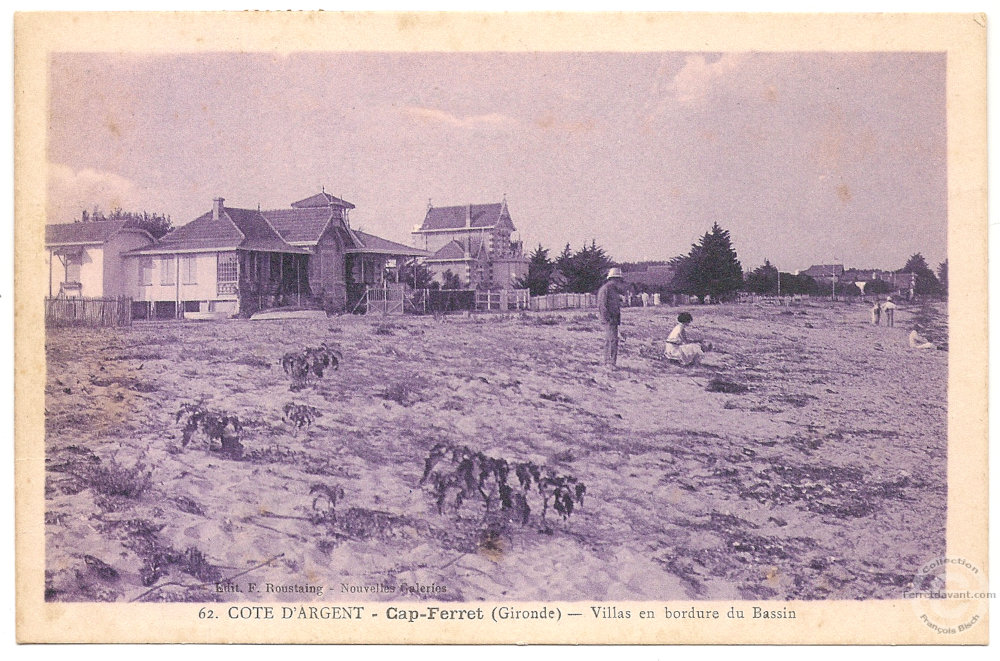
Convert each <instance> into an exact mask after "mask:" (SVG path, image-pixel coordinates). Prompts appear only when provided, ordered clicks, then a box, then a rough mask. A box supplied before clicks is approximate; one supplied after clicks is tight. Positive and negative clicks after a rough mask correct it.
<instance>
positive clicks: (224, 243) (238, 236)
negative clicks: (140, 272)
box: [133, 207, 309, 253]
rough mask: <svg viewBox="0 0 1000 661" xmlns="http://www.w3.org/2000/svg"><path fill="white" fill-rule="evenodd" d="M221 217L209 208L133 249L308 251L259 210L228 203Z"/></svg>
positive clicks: (158, 250) (141, 251)
mask: <svg viewBox="0 0 1000 661" xmlns="http://www.w3.org/2000/svg"><path fill="white" fill-rule="evenodd" d="M223 211H224V213H223V214H222V216H221V217H220V218H219V219H218V220H213V218H212V212H211V211H209V212H208V213H205V214H203V215H201V216H198V217H197V218H195V219H194V220H192V221H191V222H190V223H188V224H186V225H181V226H180V227H178V228H177V229H175V230H174V231H172V232H170V233H169V234H167V235H165V236H164V237H163V238H161V239H160V240H159V241H157V242H156V243H155V244H153V245H151V246H148V247H146V248H143V249H140V250H136V251H133V252H135V253H146V252H157V253H160V252H172V251H182V250H183V251H189V250H235V249H237V248H239V249H241V250H260V251H265V252H294V253H308V252H309V251H308V250H306V249H304V248H297V247H295V246H292V245H290V244H289V243H287V242H285V241H284V240H283V239H282V238H281V236H280V235H279V234H278V233H277V232H276V231H275V229H274V228H273V227H271V226H270V225H269V224H268V222H267V219H265V218H264V216H262V215H261V214H260V212H259V211H256V210H251V209H236V208H233V207H225V208H224V209H223Z"/></svg>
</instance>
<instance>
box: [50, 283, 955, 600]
mask: <svg viewBox="0 0 1000 661" xmlns="http://www.w3.org/2000/svg"><path fill="white" fill-rule="evenodd" d="M681 310H688V311H690V312H691V313H692V314H693V316H694V323H693V324H692V326H691V327H690V333H691V335H693V336H695V337H699V338H705V339H710V340H711V341H712V342H713V343H714V346H715V349H716V350H715V351H713V352H711V353H709V354H707V357H706V359H705V361H704V363H703V364H702V365H701V366H698V367H694V368H689V369H685V368H681V367H679V366H677V365H674V364H671V363H667V362H664V361H662V360H660V359H658V354H659V352H660V351H661V350H662V343H663V340H664V339H665V338H666V336H667V334H668V333H669V331H670V329H671V328H672V326H673V324H674V320H675V317H676V315H677V313H678V312H680V311H681ZM944 314H945V305H944V304H940V303H937V304H928V305H925V306H923V307H919V306H911V307H907V306H905V305H904V306H901V307H900V309H899V310H898V312H897V316H896V327H895V328H885V327H882V326H879V327H876V326H872V325H871V324H870V320H869V315H868V306H867V305H865V304H862V303H854V304H847V303H836V304H832V303H829V302H813V303H806V304H803V305H800V306H792V307H780V306H776V305H773V304H753V305H750V304H746V305H737V304H733V305H713V306H697V305H696V306H690V307H687V308H672V307H666V306H663V307H656V308H629V309H626V310H624V313H623V326H622V330H623V331H624V332H625V334H626V336H627V337H626V339H625V341H624V344H623V348H622V354H621V357H620V359H619V366H620V369H619V370H618V371H617V372H614V373H609V372H608V371H607V370H605V369H604V368H603V366H602V365H601V364H600V362H601V349H602V337H603V336H602V331H601V328H600V325H599V323H598V321H597V319H596V316H595V315H594V314H593V311H589V310H574V311H561V312H551V313H529V314H509V315H500V314H481V315H472V316H448V317H443V318H440V319H435V318H432V317H412V316H406V317H403V316H396V317H388V318H377V317H358V316H341V317H330V318H328V319H320V320H289V321H247V320H229V321H221V322H167V323H136V324H135V325H133V326H132V327H131V328H126V329H106V328H105V329H85V328H53V329H49V331H48V333H47V336H46V353H47V359H48V370H47V384H46V440H45V452H46V459H45V461H46V485H45V499H46V514H45V517H46V518H45V521H46V549H45V564H46V598H47V599H48V600H50V601H130V600H145V601H296V602H301V601H306V602H338V601H350V602H357V601H359V600H394V599H399V600H413V599H433V600H436V601H477V600H491V601H493V600H503V599H511V600H556V599H558V600H602V601H604V600H616V599H630V600H651V599H656V600H668V599H872V598H875V599H884V598H897V597H899V596H900V594H901V592H902V591H903V589H904V588H905V587H907V586H908V585H910V583H911V581H912V578H913V574H914V572H915V571H916V570H917V569H918V568H919V567H920V566H921V565H922V564H923V563H925V562H927V561H928V560H929V559H932V558H934V557H936V556H940V555H942V554H944V552H945V520H946V496H947V484H946V481H945V477H946V472H945V468H946V459H947V457H946V452H947V420H946V417H947V416H946V413H947V392H946V386H947V368H948V353H947V351H942V350H924V351H919V350H914V349H911V348H909V346H908V344H907V333H908V332H909V330H910V325H909V324H910V322H911V321H912V320H914V319H916V318H918V317H919V319H920V320H921V321H922V322H923V323H924V324H925V325H926V326H929V327H930V330H928V331H925V333H924V334H925V335H929V336H930V339H931V340H932V341H934V342H937V343H938V344H944V343H945V341H946V339H947V338H946V332H947V331H946V320H945V317H944ZM321 343H327V344H329V345H331V346H335V347H337V348H338V349H339V351H340V352H341V353H342V355H343V362H342V363H341V364H340V365H339V369H336V370H328V371H327V372H326V373H325V374H324V376H323V377H322V378H314V379H312V380H311V381H310V383H309V384H308V385H307V386H306V387H305V388H303V389H301V390H299V391H294V392H293V391H291V390H290V384H291V382H290V380H289V378H288V376H287V375H286V374H285V373H284V372H283V370H282V368H281V365H280V361H281V358H282V356H283V355H284V354H285V353H286V352H289V351H296V350H299V349H302V348H305V347H317V346H319V345H320V344H321ZM186 403H191V404H199V405H201V406H203V407H205V408H206V409H210V410H213V411H216V412H219V413H222V414H226V415H231V416H236V417H237V418H238V419H239V421H240V425H241V430H240V432H239V434H238V442H239V444H240V445H241V449H240V450H239V452H237V453H228V452H227V453H224V452H220V451H219V450H217V449H214V448H215V444H213V443H211V442H210V441H209V439H207V438H206V437H205V436H204V435H203V434H201V433H198V434H195V435H194V437H193V438H192V440H191V442H190V443H188V444H186V445H185V444H184V443H183V438H182V427H181V424H180V423H178V420H177V413H178V410H179V409H180V407H181V406H182V405H184V404H186ZM288 403H295V404H300V405H306V406H310V407H313V409H315V412H316V414H317V415H316V416H315V419H314V420H313V421H312V423H311V424H305V423H304V424H303V426H302V427H301V428H300V427H297V426H296V425H295V424H294V423H292V422H289V421H287V420H283V407H284V406H285V405H286V404H288ZM442 443H444V444H449V445H451V446H456V447H458V446H467V447H469V448H470V449H471V450H473V451H478V452H482V453H484V454H485V455H488V456H491V457H499V458H504V459H506V460H508V461H510V462H529V461H530V462H533V463H534V464H537V465H544V466H547V467H549V468H551V469H552V470H553V471H554V472H555V473H557V474H559V475H564V476H572V477H574V478H576V479H577V480H578V481H579V482H580V483H583V484H585V485H586V495H585V497H584V503H583V505H582V507H577V508H575V509H574V510H573V512H572V514H571V515H570V516H568V517H566V518H563V517H562V516H560V515H559V514H558V513H556V512H554V511H553V510H552V509H549V511H548V513H547V516H546V519H545V520H544V521H542V520H541V518H540V509H539V508H538V507H533V508H532V512H531V514H530V516H529V518H528V522H527V523H526V524H524V525H522V524H521V523H519V522H509V521H502V522H498V520H497V517H496V516H495V515H496V512H486V511H485V506H484V505H483V503H482V501H478V502H476V501H474V500H470V501H467V502H465V503H463V504H462V505H461V506H460V507H459V508H457V509H456V508H454V507H453V506H452V505H451V504H450V503H449V504H448V506H446V507H445V508H444V510H443V511H442V512H440V513H439V511H438V507H437V505H436V502H435V498H434V496H433V494H432V493H431V492H430V489H429V488H428V485H427V484H426V483H425V484H423V485H422V484H420V480H421V476H422V473H423V472H424V460H425V458H426V457H427V456H428V453H429V452H430V450H431V448H433V447H434V446H435V445H437V444H442ZM338 487H339V488H340V489H342V494H343V495H342V497H336V496H334V497H332V498H331V497H328V496H324V494H327V495H328V494H331V493H333V494H336V493H337V491H336V489H337V488H338ZM331 500H336V501H337V502H335V503H333V502H331Z"/></svg>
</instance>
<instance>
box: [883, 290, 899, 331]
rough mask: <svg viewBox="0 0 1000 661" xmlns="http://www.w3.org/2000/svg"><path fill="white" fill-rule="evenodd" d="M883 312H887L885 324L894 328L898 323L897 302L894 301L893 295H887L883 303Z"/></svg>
mask: <svg viewBox="0 0 1000 661" xmlns="http://www.w3.org/2000/svg"><path fill="white" fill-rule="evenodd" d="M882 312H883V313H884V314H885V325H886V326H889V327H890V328H892V327H893V326H895V325H896V319H895V317H896V304H895V303H893V302H892V296H886V297H885V303H883V304H882Z"/></svg>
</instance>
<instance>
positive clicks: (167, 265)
mask: <svg viewBox="0 0 1000 661" xmlns="http://www.w3.org/2000/svg"><path fill="white" fill-rule="evenodd" d="M176 268H177V267H176V266H175V264H174V258H173V257H161V258H160V284H161V285H174V284H176V282H175V281H174V271H175V270H176Z"/></svg>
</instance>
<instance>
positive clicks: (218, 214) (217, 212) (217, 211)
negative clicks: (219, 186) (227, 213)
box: [212, 197, 226, 220]
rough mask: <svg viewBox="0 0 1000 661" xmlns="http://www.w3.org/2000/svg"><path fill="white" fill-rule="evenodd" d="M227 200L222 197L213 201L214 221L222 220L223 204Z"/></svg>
mask: <svg viewBox="0 0 1000 661" xmlns="http://www.w3.org/2000/svg"><path fill="white" fill-rule="evenodd" d="M225 201H226V200H225V199H224V198H221V197H217V198H215V199H213V200H212V220H218V219H219V218H222V203H223V202H225Z"/></svg>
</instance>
